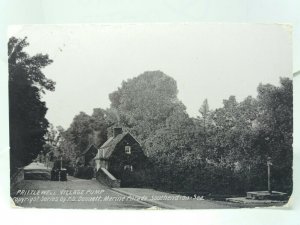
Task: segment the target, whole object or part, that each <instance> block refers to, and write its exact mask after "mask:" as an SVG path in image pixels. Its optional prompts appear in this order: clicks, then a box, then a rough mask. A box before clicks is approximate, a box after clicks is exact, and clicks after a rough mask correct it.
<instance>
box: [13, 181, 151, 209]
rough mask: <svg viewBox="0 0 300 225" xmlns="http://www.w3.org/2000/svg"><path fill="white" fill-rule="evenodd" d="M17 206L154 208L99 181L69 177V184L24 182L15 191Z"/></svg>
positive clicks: (67, 182) (14, 197)
mask: <svg viewBox="0 0 300 225" xmlns="http://www.w3.org/2000/svg"><path fill="white" fill-rule="evenodd" d="M12 198H13V200H14V202H15V204H16V206H20V207H29V208H64V209H124V208H125V209H146V208H150V207H152V205H150V204H148V203H145V202H141V201H137V200H133V199H130V198H128V196H126V195H124V194H121V193H118V192H116V191H114V190H111V189H109V188H108V187H106V186H104V185H102V184H100V183H99V182H98V181H97V180H83V179H77V178H74V177H70V176H69V177H68V181H62V182H59V181H42V180H23V181H21V182H20V183H18V184H17V185H16V186H15V187H14V188H13V190H12Z"/></svg>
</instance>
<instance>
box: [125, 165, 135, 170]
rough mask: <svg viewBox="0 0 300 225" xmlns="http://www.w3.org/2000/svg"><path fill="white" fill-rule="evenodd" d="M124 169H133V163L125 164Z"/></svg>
mask: <svg viewBox="0 0 300 225" xmlns="http://www.w3.org/2000/svg"><path fill="white" fill-rule="evenodd" d="M124 170H130V171H133V167H132V165H125V166H124Z"/></svg>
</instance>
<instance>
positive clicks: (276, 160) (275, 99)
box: [257, 78, 293, 193]
mask: <svg viewBox="0 0 300 225" xmlns="http://www.w3.org/2000/svg"><path fill="white" fill-rule="evenodd" d="M257 90H258V105H259V112H260V114H259V116H258V118H257V122H258V128H257V129H258V137H257V142H258V144H259V146H260V147H261V149H262V150H261V151H262V152H263V153H264V155H263V156H264V157H263V160H264V162H266V158H267V157H268V156H269V157H271V158H272V163H273V166H272V170H273V185H274V187H275V188H277V189H279V190H282V191H287V192H289V193H291V191H292V183H293V182H292V165H293V83H292V80H291V79H289V78H281V79H280V87H276V86H273V85H270V84H266V85H262V84H260V85H259V87H258V89H257Z"/></svg>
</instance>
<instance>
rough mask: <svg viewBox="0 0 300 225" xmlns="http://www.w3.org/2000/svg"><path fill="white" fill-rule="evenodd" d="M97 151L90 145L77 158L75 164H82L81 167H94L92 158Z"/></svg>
mask: <svg viewBox="0 0 300 225" xmlns="http://www.w3.org/2000/svg"><path fill="white" fill-rule="evenodd" d="M97 152H98V149H97V148H96V146H95V145H94V144H91V145H89V146H88V147H87V149H86V150H84V151H83V152H82V153H81V154H80V155H79V157H78V158H77V160H76V162H78V163H80V164H82V165H83V166H93V165H94V161H93V159H94V157H95V156H96V154H97Z"/></svg>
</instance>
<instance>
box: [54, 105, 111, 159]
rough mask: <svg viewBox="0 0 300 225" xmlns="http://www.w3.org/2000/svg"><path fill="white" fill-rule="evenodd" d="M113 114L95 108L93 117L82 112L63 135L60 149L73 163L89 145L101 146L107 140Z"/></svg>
mask: <svg viewBox="0 0 300 225" xmlns="http://www.w3.org/2000/svg"><path fill="white" fill-rule="evenodd" d="M111 118H112V117H111V112H109V111H107V110H104V109H101V108H95V109H94V111H93V113H92V115H88V114H86V113H84V112H80V113H79V114H78V115H76V116H75V117H74V119H73V122H72V123H71V125H70V127H69V128H68V129H67V130H65V131H63V132H62V133H61V136H62V139H61V141H60V143H59V149H60V150H61V152H63V153H64V155H65V157H66V158H67V159H69V160H70V161H71V162H72V163H75V159H76V157H77V156H79V155H80V154H81V153H82V152H83V151H85V150H86V149H87V148H88V147H89V145H91V144H94V145H95V146H100V145H101V144H103V143H104V142H105V141H106V140H107V128H108V127H109V126H111V124H112V122H111Z"/></svg>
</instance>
